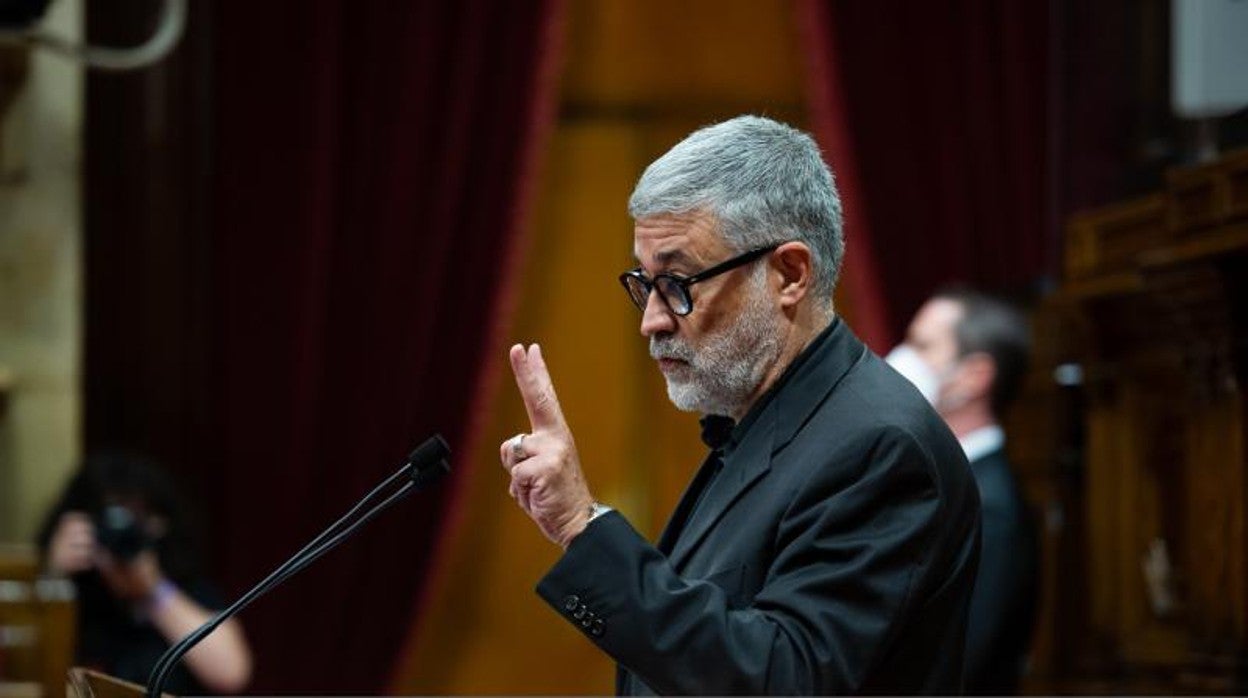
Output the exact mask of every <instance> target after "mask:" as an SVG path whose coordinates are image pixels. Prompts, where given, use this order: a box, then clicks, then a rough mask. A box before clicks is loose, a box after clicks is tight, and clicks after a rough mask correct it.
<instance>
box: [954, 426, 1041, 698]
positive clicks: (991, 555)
mask: <svg viewBox="0 0 1248 698" xmlns="http://www.w3.org/2000/svg"><path fill="white" fill-rule="evenodd" d="M971 471H972V472H973V473H974V474H975V482H976V484H977V485H978V486H979V498H980V501H981V502H982V507H983V548H982V552H981V555H980V559H979V572H978V574H977V576H976V579H975V591H974V593H973V594H972V595H971V614H970V619H969V621H968V623H967V629H966V691H967V693H975V694H984V695H1008V694H1011V693H1015V692H1016V691H1017V690H1018V681H1019V678H1020V676H1021V675H1022V670H1023V663H1024V661H1025V660H1026V658H1027V651H1028V649H1029V648H1030V645H1031V633H1032V629H1033V627H1034V625H1035V620H1036V594H1037V592H1038V586H1037V583H1036V580H1037V577H1038V574H1039V557H1040V551H1039V545H1038V542H1037V539H1036V530H1035V526H1034V524H1033V522H1032V518H1031V514H1030V512H1029V511H1028V509H1027V503H1026V501H1025V500H1024V499H1023V496H1022V493H1021V491H1020V490H1019V487H1018V482H1017V480H1015V478H1014V474H1013V473H1012V472H1011V470H1010V464H1009V461H1007V460H1006V457H1005V452H1004V451H1003V450H997V451H993V452H992V453H989V454H987V455H985V456H983V457H982V458H977V459H976V460H975V461H974V462H973V463H971Z"/></svg>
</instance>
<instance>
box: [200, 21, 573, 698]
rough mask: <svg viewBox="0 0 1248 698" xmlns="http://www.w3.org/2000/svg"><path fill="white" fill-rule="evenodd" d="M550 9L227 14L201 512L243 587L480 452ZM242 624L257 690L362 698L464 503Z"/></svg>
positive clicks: (414, 508) (403, 628)
mask: <svg viewBox="0 0 1248 698" xmlns="http://www.w3.org/2000/svg"><path fill="white" fill-rule="evenodd" d="M559 10H560V3H559V2H557V1H556V0H546V1H543V2H534V3H523V4H514V5H513V4H498V3H492V2H486V1H483V0H468V1H464V2H456V3H443V2H437V1H436V0H421V1H418V2H379V3H351V2H346V0H312V1H310V2H306V3H303V4H302V5H301V6H300V7H299V8H298V11H291V9H290V8H289V6H282V7H278V6H270V5H267V4H264V3H261V4H259V5H256V4H249V5H246V6H244V5H237V4H233V3H222V4H221V5H220V11H219V13H218V15H217V17H216V21H217V26H216V34H217V43H216V46H217V50H216V62H215V67H216V75H215V79H216V85H217V93H216V106H217V108H216V115H217V118H216V122H215V126H216V134H215V142H216V158H217V168H216V172H217V182H216V198H215V202H216V225H215V230H214V232H215V234H216V243H215V248H216V257H217V259H218V260H219V265H218V270H217V274H216V275H215V281H216V288H215V290H216V292H217V296H216V297H218V298H219V299H221V302H220V305H219V308H218V314H217V317H216V322H217V323H218V327H219V333H218V336H219V339H220V344H219V350H220V364H219V365H220V366H221V368H222V372H221V376H220V379H221V380H220V384H219V385H220V393H219V400H220V405H221V415H220V416H221V419H222V424H221V428H222V438H223V453H222V454H221V455H222V457H221V462H220V472H219V475H220V480H221V484H222V485H223V486H222V487H221V488H220V489H219V490H216V491H215V492H214V493H213V494H212V495H210V499H211V502H210V504H211V508H212V509H213V510H214V511H215V513H216V516H215V518H216V519H217V520H218V521H219V522H221V525H222V527H223V530H222V531H221V532H220V533H219V534H218V536H217V540H218V541H219V544H220V546H221V549H220V550H219V558H220V559H222V560H224V561H225V564H226V568H225V573H226V577H227V579H228V580H229V582H230V585H231V587H233V588H234V589H240V588H243V587H245V586H246V585H248V584H249V583H251V582H252V581H253V580H254V579H256V578H257V577H258V574H259V571H261V570H265V569H267V568H269V567H271V566H272V565H273V564H275V563H276V562H277V561H278V560H280V559H281V558H282V557H284V556H285V555H286V554H287V553H288V552H289V551H291V550H294V549H295V548H296V547H297V545H298V544H299V543H300V542H301V541H303V540H305V539H306V538H308V537H309V536H310V535H312V534H313V533H314V532H315V531H316V530H317V529H319V528H320V527H322V526H324V525H326V524H327V523H328V522H330V521H333V520H334V519H335V518H336V517H337V516H338V515H339V514H340V513H341V512H343V511H344V510H345V509H346V508H347V507H348V506H349V505H350V504H351V503H352V502H353V501H354V500H355V499H356V498H358V497H359V496H361V495H362V494H363V493H364V492H366V491H367V490H368V489H369V488H370V486H371V485H372V484H373V483H374V482H376V481H378V480H380V479H381V478H382V477H384V476H385V475H386V474H388V473H389V472H390V471H392V470H393V469H394V468H395V467H396V464H397V463H398V462H399V460H400V459H401V458H402V457H403V456H404V454H405V453H406V451H407V450H408V449H410V448H411V447H412V446H413V445H415V443H417V442H418V441H419V440H421V439H423V438H424V437H425V436H426V435H428V434H430V433H433V432H441V433H443V434H444V435H445V436H446V437H447V439H448V441H449V442H450V443H451V447H452V449H453V450H454V452H455V453H456V454H464V453H467V452H469V451H470V441H471V439H472V438H473V436H474V435H473V434H472V433H471V430H470V429H469V428H468V425H470V424H472V423H474V419H473V417H472V408H473V405H474V401H475V400H476V398H478V397H479V394H480V392H481V390H482V381H483V380H485V379H486V378H488V376H486V375H485V374H483V371H482V367H483V366H489V365H492V364H494V363H497V361H496V360H495V359H496V357H487V356H484V355H483V353H484V349H485V348H486V347H487V346H492V344H491V340H492V339H493V336H492V335H493V333H494V331H495V329H496V328H497V327H498V326H499V324H500V322H501V320H500V318H499V316H498V313H497V310H498V309H499V308H501V307H503V306H502V305H500V303H502V302H503V296H504V293H505V291H506V286H507V284H506V283H505V282H506V280H507V279H508V273H507V272H508V270H510V269H514V267H515V265H514V262H513V258H514V257H515V255H516V253H517V251H518V250H519V246H518V244H517V241H518V239H519V238H518V237H517V236H518V235H519V233H520V230H521V228H520V225H521V223H522V218H523V214H524V212H525V211H526V205H525V204H526V201H525V200H526V199H527V198H528V196H529V195H530V193H531V186H530V185H529V184H528V178H530V177H532V175H533V161H534V158H535V157H536V155H537V153H538V148H536V147H535V146H534V143H535V139H537V138H538V137H539V136H540V134H541V133H542V132H543V131H544V129H545V123H544V122H549V121H550V120H551V119H552V117H553V114H552V110H551V106H550V104H551V102H552V101H553V98H554V95H553V92H552V91H551V90H549V89H539V88H541V87H542V85H541V84H540V81H541V79H543V78H544V75H543V67H544V66H546V65H547V64H548V60H547V53H548V52H549V51H550V49H551V47H550V46H549V44H550V42H551V40H552V35H551V32H550V31H548V27H549V25H550V23H551V21H552V17H553V16H554V15H556V14H557V13H558V12H559ZM466 462H467V461H465V460H462V459H458V458H453V459H452V464H453V466H460V469H459V470H457V471H455V472H454V473H453V475H452V478H451V482H450V483H448V484H447V485H446V486H444V487H442V488H440V489H438V490H436V491H432V492H429V493H422V494H418V495H417V496H416V497H415V498H414V501H411V500H409V501H408V502H406V503H404V504H403V505H401V506H400V507H398V508H397V510H396V511H392V512H390V513H388V514H386V515H385V516H383V517H381V518H379V519H378V520H376V521H375V522H373V523H372V524H370V526H369V527H368V528H367V529H366V530H364V531H363V532H362V533H360V534H359V535H358V536H357V537H356V538H355V539H354V540H353V541H351V543H350V544H349V545H346V546H343V547H342V548H341V549H338V550H335V551H334V552H333V553H331V554H330V555H329V556H328V557H327V558H326V559H325V560H324V561H323V562H321V563H320V564H318V565H317V566H315V567H313V568H311V569H309V570H308V571H307V572H306V573H304V575H303V576H302V577H301V578H298V579H296V580H292V581H291V582H290V583H289V584H288V586H287V588H285V589H283V590H282V591H281V592H279V593H276V594H273V595H272V598H270V599H268V600H266V601H263V602H260V603H258V604H256V606H255V607H254V610H251V611H249V613H248V615H247V618H246V619H245V620H246V625H247V627H248V629H249V634H250V636H251V638H252V640H253V642H254V644H255V646H256V650H257V656H258V660H259V662H258V665H257V666H258V670H259V673H258V678H257V681H256V683H255V684H254V685H253V686H252V687H251V691H252V692H266V691H281V692H290V691H295V692H315V693H325V692H329V693H374V692H377V691H380V690H382V689H384V688H385V684H386V682H387V680H388V679H389V674H390V671H391V667H392V664H393V661H394V658H395V657H396V655H397V654H398V653H399V651H400V650H401V648H402V646H403V641H404V639H405V638H406V637H407V636H408V634H409V628H408V620H409V618H414V619H415V621H416V622H419V609H417V608H414V605H415V601H416V600H418V599H420V598H421V589H422V584H423V580H424V579H425V577H426V576H427V575H428V574H429V573H430V563H431V560H432V559H433V555H432V551H433V547H434V545H435V541H436V540H437V539H438V537H439V535H440V532H441V530H442V526H441V522H442V521H443V520H444V517H445V516H446V515H447V503H448V502H449V501H450V500H451V499H452V497H451V494H452V493H453V491H454V489H455V483H456V481H458V480H459V479H460V478H462V477H463V475H464V472H463V470H462V466H463V465H464V464H466Z"/></svg>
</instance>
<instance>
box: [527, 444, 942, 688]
mask: <svg viewBox="0 0 1248 698" xmlns="http://www.w3.org/2000/svg"><path fill="white" fill-rule="evenodd" d="M928 459H929V456H928V455H927V454H926V452H925V451H924V449H922V448H921V447H920V446H919V445H918V444H917V443H916V442H915V441H914V439H913V438H912V437H909V435H907V434H905V433H904V432H897V431H892V432H888V433H886V434H884V435H882V436H881V437H880V439H879V440H878V441H877V442H876V443H875V444H874V445H873V447H872V448H870V449H868V451H867V453H866V462H865V463H858V464H848V467H849V468H850V469H852V470H856V471H858V472H859V473H860V475H859V476H858V477H856V478H852V479H849V481H848V483H847V484H846V478H845V475H844V473H845V469H844V468H832V467H817V466H816V467H812V468H811V469H812V471H813V472H812V474H811V476H810V477H808V478H807V480H806V482H804V483H802V484H801V485H800V487H798V488H797V489H796V491H795V492H794V494H793V499H792V502H791V504H790V505H789V506H788V508H787V509H786V511H785V513H784V515H783V517H782V519H781V521H780V522H779V524H778V526H776V531H777V533H776V539H775V554H774V556H773V557H772V558H771V560H770V566H769V568H768V570H767V572H766V577H765V581H764V583H763V586H762V588H761V589H760V591H759V593H758V594H757V595H756V596H755V597H754V599H753V602H752V603H751V604H750V605H749V606H747V607H744V608H736V609H734V608H732V607H731V604H730V603H729V599H728V598H727V596H726V595H725V593H724V592H723V590H721V589H720V588H719V587H718V586H716V585H715V584H712V583H710V582H707V581H703V580H698V579H687V578H684V577H682V576H681V575H679V574H677V572H676V571H675V570H674V569H673V568H672V566H671V564H670V563H669V562H668V560H667V559H666V558H665V557H664V556H663V554H662V553H661V552H660V551H659V550H657V549H656V548H655V547H654V546H652V545H651V544H650V543H648V542H647V541H646V540H645V539H644V538H643V537H642V536H641V535H639V534H638V533H637V532H636V531H635V530H634V529H633V528H632V527H631V526H630V525H629V524H628V522H627V521H626V520H625V519H624V518H623V517H622V516H620V515H619V514H618V513H614V512H613V513H610V514H607V515H605V516H603V517H601V518H599V519H597V520H596V521H595V522H594V523H593V524H592V525H591V526H589V527H588V528H587V529H586V530H585V531H584V532H583V533H582V534H581V535H579V536H578V537H577V538H576V539H574V540H573V541H572V543H571V544H570V545H569V546H568V550H567V552H566V553H565V554H564V556H563V557H562V558H561V559H560V560H559V562H558V563H556V565H555V566H554V567H553V568H552V569H551V570H550V572H549V573H548V574H547V575H546V577H544V578H543V579H542V580H541V581H540V582H539V584H538V587H537V591H538V594H539V595H541V597H542V598H543V599H545V600H546V601H547V602H548V603H550V604H551V605H552V606H553V607H554V608H555V609H556V610H557V611H558V612H559V613H561V614H562V615H564V616H565V617H567V618H568V619H569V620H571V621H572V622H573V623H575V624H577V625H578V627H581V628H582V629H583V630H584V631H585V633H586V634H587V635H588V636H589V637H590V639H591V640H593V641H594V642H595V643H597V644H598V645H599V647H601V648H602V649H603V650H604V651H605V652H607V653H608V654H609V655H611V656H612V657H613V658H615V660H616V661H618V662H619V663H620V664H621V665H622V666H624V667H625V668H627V669H629V670H630V671H632V672H633V673H634V674H636V675H637V676H639V677H640V678H641V679H642V680H643V681H645V683H646V684H647V685H648V686H650V687H651V688H653V689H654V690H655V691H658V692H659V693H676V694H695V693H712V694H738V693H747V694H756V695H761V694H768V693H802V694H818V693H828V692H852V691H855V690H857V689H858V688H859V687H860V686H861V685H862V682H863V679H864V677H865V676H866V675H867V674H868V672H869V671H870V667H871V665H872V663H873V662H874V661H876V660H877V659H878V655H879V653H880V652H881V651H882V649H883V648H885V647H886V646H887V644H888V639H889V637H890V636H891V634H893V633H895V632H897V630H898V628H899V627H900V623H899V621H900V619H902V618H904V617H905V615H906V612H907V608H908V607H909V606H910V605H912V604H914V603H916V599H915V596H916V593H915V589H916V585H917V584H918V583H919V579H918V578H919V576H920V575H919V571H920V570H921V569H922V568H924V567H925V566H926V565H927V564H928V560H929V558H930V556H931V555H933V554H934V553H933V546H932V544H931V543H932V540H931V538H932V536H933V535H934V534H933V531H935V530H936V528H937V525H936V524H937V520H938V518H939V517H940V515H941V511H940V508H941V507H940V497H939V495H938V491H937V486H936V483H935V482H934V481H933V476H932V469H931V467H930V464H929V462H928ZM833 471H839V475H837V474H835V473H834V472H833ZM760 525H771V522H760Z"/></svg>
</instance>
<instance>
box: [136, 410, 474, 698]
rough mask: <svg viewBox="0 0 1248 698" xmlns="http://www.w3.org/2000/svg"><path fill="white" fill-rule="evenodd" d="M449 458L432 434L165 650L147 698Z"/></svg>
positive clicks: (437, 475)
mask: <svg viewBox="0 0 1248 698" xmlns="http://www.w3.org/2000/svg"><path fill="white" fill-rule="evenodd" d="M450 453H451V449H450V447H449V446H447V444H446V440H445V439H443V438H442V435H441V434H434V435H433V436H431V437H429V438H428V439H426V440H425V442H424V443H422V444H421V445H419V446H417V447H416V448H415V449H413V450H412V452H411V453H410V454H408V456H407V459H406V460H405V461H404V462H403V465H402V466H401V467H400V468H399V469H398V470H397V471H395V473H394V474H393V475H391V476H390V477H388V478H386V479H385V480H384V481H382V483H381V484H379V485H377V486H376V487H374V488H373V489H372V490H371V491H370V492H369V493H368V494H366V495H364V498H363V499H361V500H360V501H359V502H358V503H356V505H355V506H354V507H352V508H351V510H350V511H348V512H347V513H346V514H344V515H343V516H342V517H341V518H339V519H338V520H337V521H335V522H334V523H333V524H331V525H330V526H329V528H327V529H325V530H324V531H322V532H321V533H320V535H318V536H317V537H316V538H313V539H312V541H311V542H309V543H308V544H307V545H305V546H303V548H301V549H300V550H299V551H298V552H296V553H295V554H294V555H292V556H291V557H290V558H289V559H288V560H286V562H284V563H282V564H281V565H279V566H278V567H277V569H275V570H273V571H272V572H270V573H269V575H268V576H267V577H265V578H264V579H262V580H261V581H260V583H259V584H256V585H255V586H254V587H252V588H251V589H250V590H249V591H248V592H247V593H245V594H243V595H242V596H240V597H239V598H238V600H237V601H235V602H234V603H233V604H231V605H230V606H229V607H228V608H226V609H225V610H224V611H221V612H220V613H218V614H217V615H215V616H213V617H212V618H211V619H209V620H208V621H207V622H206V623H204V624H203V625H201V626H199V627H198V628H196V629H195V630H194V631H193V632H191V633H190V634H189V635H187V636H186V637H184V638H182V639H181V640H179V641H178V642H177V643H176V644H174V645H173V646H171V647H170V648H169V649H168V650H166V651H165V653H164V654H163V655H161V657H160V659H159V660H158V661H157V662H156V665H155V666H154V667H152V673H151V676H150V677H149V678H148V681H147V696H148V698H158V697H159V696H160V695H161V693H162V692H163V691H164V688H165V683H166V682H167V681H168V679H169V674H170V673H172V671H173V668H174V667H175V666H177V664H178V662H179V661H180V660H181V659H182V657H183V656H185V655H186V653H187V652H190V651H191V648H193V647H194V646H195V645H197V644H199V642H200V641H201V640H203V639H204V638H205V637H208V635H210V634H211V633H212V631H213V630H216V629H217V627H218V626H220V625H221V624H222V623H224V622H225V621H227V620H229V619H230V618H232V617H234V616H235V615H237V614H238V613H239V612H240V611H242V610H243V609H244V608H246V607H247V606H249V605H251V602H253V601H255V600H256V599H258V598H260V597H261V596H263V595H264V594H266V593H268V592H269V591H270V590H272V589H273V588H274V587H276V586H277V585H279V584H281V583H282V582H284V581H286V580H287V579H289V578H290V577H291V576H293V575H295V574H297V573H299V572H300V571H301V570H303V569H304V568H305V567H307V566H308V565H310V564H312V563H313V562H315V561H316V560H317V559H319V558H320V557H321V556H322V555H324V554H325V553H327V552H329V551H330V550H331V549H333V548H334V547H336V546H337V545H338V544H339V543H341V542H343V541H344V540H346V539H347V538H349V537H351V535H352V534H353V533H355V532H356V531H357V530H358V529H359V528H360V527H361V526H363V525H364V524H366V523H368V522H369V521H372V520H373V519H374V518H376V517H377V515H378V514H380V513H381V512H383V511H385V510H386V509H389V508H390V507H391V506H392V505H393V504H394V503H395V502H397V501H399V500H400V499H402V498H403V497H405V496H407V495H408V494H411V493H412V492H413V491H415V490H420V489H424V488H425V487H427V486H429V485H431V484H433V483H435V482H437V481H438V480H440V479H441V478H442V477H443V476H444V475H446V474H447V473H449V472H450V471H451V466H450V464H449V463H447V462H446V457H447V456H449V455H450ZM405 478H406V480H407V481H406V482H404V483H403V485H402V486H401V487H399V488H398V490H396V491H394V492H393V493H391V494H390V496H388V497H386V498H385V499H383V500H382V501H381V502H380V503H377V504H374V505H373V506H372V507H371V508H370V509H368V510H367V511H364V513H362V514H361V513H360V512H361V511H362V510H364V508H365V507H367V506H369V504H370V503H371V502H373V501H375V500H376V499H377V498H378V497H379V496H380V495H381V493H382V492H384V491H385V490H386V489H388V488H390V487H392V486H393V485H394V484H395V483H396V482H398V481H400V480H402V479H405ZM357 515H358V518H357ZM353 519H354V520H353Z"/></svg>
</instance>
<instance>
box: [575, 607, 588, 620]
mask: <svg viewBox="0 0 1248 698" xmlns="http://www.w3.org/2000/svg"><path fill="white" fill-rule="evenodd" d="M587 613H589V609H587V608H585V607H584V606H581V607H580V608H578V609H576V610H575V611H573V612H572V617H573V618H575V619H577V620H580V619H582V618H584V617H585V614H587Z"/></svg>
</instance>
